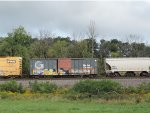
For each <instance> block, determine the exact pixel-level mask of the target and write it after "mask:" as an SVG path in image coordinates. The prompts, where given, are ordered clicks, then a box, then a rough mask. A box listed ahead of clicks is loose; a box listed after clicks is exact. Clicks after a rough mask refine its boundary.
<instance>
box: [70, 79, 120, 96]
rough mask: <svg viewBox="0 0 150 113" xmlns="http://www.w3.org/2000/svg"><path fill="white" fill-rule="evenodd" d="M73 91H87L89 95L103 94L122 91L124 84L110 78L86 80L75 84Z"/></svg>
mask: <svg viewBox="0 0 150 113" xmlns="http://www.w3.org/2000/svg"><path fill="white" fill-rule="evenodd" d="M72 90H73V91H75V92H78V93H86V94H89V95H91V96H92V95H103V94H105V93H112V92H115V93H121V92H122V86H121V85H120V84H119V83H117V82H114V81H110V80H101V81H93V80H85V81H80V82H79V83H77V84H75V85H74V87H73V88H72Z"/></svg>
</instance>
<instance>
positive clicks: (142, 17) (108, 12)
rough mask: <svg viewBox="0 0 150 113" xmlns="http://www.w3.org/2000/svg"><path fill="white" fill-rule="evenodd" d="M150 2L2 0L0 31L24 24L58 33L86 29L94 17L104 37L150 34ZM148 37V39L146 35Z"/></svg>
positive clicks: (30, 28)
mask: <svg viewBox="0 0 150 113" xmlns="http://www.w3.org/2000/svg"><path fill="white" fill-rule="evenodd" d="M149 12H150V3H149V2H146V1H132V2H130V1H127V2H125V1H122V2H113V1H109V2H103V1H97V2H84V1H83V2H78V1H75V2H52V1H47V2H31V1H30V2H29V1H28V2H27V1H26V2H0V34H1V35H5V34H7V33H8V32H9V31H10V30H12V28H14V27H17V26H19V25H22V26H24V27H25V28H26V29H27V30H28V31H29V32H31V33H33V34H36V33H38V31H39V30H40V29H47V30H50V31H52V32H55V33H56V34H60V35H61V34H65V35H70V34H69V33H71V32H72V31H76V30H77V31H81V32H82V31H83V32H85V31H86V29H87V26H88V24H89V22H90V20H94V21H95V23H96V27H97V30H98V32H99V34H100V35H101V36H109V37H114V36H125V35H127V34H138V35H142V36H144V37H149V36H150V32H149V29H150V15H149ZM147 39H148V38H147Z"/></svg>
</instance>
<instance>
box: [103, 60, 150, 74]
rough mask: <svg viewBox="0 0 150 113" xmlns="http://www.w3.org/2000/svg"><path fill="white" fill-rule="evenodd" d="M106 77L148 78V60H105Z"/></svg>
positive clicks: (149, 71) (149, 70)
mask: <svg viewBox="0 0 150 113" xmlns="http://www.w3.org/2000/svg"><path fill="white" fill-rule="evenodd" d="M105 72H106V75H107V76H109V75H111V76H112V75H113V76H123V75H125V76H135V75H140V76H149V73H150V58H106V59H105Z"/></svg>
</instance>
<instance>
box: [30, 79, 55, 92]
mask: <svg viewBox="0 0 150 113" xmlns="http://www.w3.org/2000/svg"><path fill="white" fill-rule="evenodd" d="M29 84H30V88H31V91H32V92H34V93H37V92H38V93H52V92H54V91H56V89H57V86H56V85H55V84H51V83H49V82H43V83H38V82H37V81H35V82H34V83H29Z"/></svg>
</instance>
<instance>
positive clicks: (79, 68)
mask: <svg viewBox="0 0 150 113" xmlns="http://www.w3.org/2000/svg"><path fill="white" fill-rule="evenodd" d="M71 73H72V74H75V75H80V74H82V75H90V74H97V59H91V58H82V59H81V58H80V59H72V69H71Z"/></svg>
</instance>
